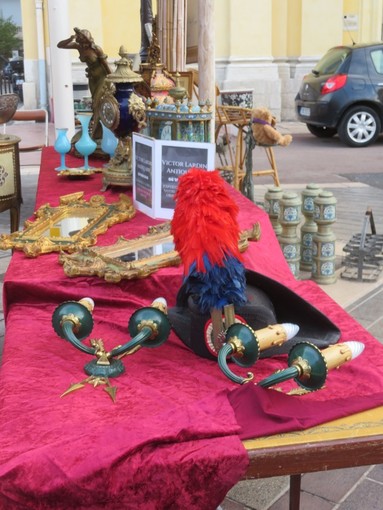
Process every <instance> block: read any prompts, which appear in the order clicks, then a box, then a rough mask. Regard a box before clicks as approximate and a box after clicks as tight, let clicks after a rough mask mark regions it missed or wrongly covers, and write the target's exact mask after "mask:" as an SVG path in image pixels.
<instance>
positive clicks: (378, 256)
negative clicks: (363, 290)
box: [341, 207, 383, 282]
mask: <svg viewBox="0 0 383 510" xmlns="http://www.w3.org/2000/svg"><path fill="white" fill-rule="evenodd" d="M368 225H370V229H371V233H370V234H368V233H367V227H368ZM382 250H383V236H382V235H377V233H376V228H375V222H374V216H373V214H372V210H371V208H370V207H368V208H367V211H366V214H365V216H364V220H363V226H362V231H361V233H360V234H355V235H353V236H352V238H351V239H350V241H349V242H348V243H347V244H346V246H345V247H344V248H343V251H344V252H346V253H347V254H348V255H347V256H346V257H345V261H344V262H345V266H346V267H345V269H344V271H343V272H342V274H341V277H342V278H346V279H349V280H357V281H369V282H372V281H376V280H377V279H378V277H379V275H380V273H381V271H382V267H383V252H382Z"/></svg>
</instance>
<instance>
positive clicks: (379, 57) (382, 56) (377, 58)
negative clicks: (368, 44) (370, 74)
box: [371, 49, 383, 74]
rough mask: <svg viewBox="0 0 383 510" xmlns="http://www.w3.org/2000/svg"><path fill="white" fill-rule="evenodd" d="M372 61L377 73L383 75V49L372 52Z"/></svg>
mask: <svg viewBox="0 0 383 510" xmlns="http://www.w3.org/2000/svg"><path fill="white" fill-rule="evenodd" d="M371 59H372V63H373V64H374V67H375V71H376V72H377V73H379V74H383V49H377V50H372V51H371Z"/></svg>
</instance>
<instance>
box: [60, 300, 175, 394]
mask: <svg viewBox="0 0 383 510" xmlns="http://www.w3.org/2000/svg"><path fill="white" fill-rule="evenodd" d="M93 309H94V301H93V300H92V299H91V298H83V299H81V300H80V301H65V302H64V303H61V304H60V305H59V306H58V307H57V308H56V309H55V311H54V312H53V316H52V325H53V329H54V330H55V332H56V333H57V335H58V336H59V337H61V338H64V339H65V340H67V341H69V342H70V343H71V344H72V345H73V346H74V347H76V348H77V349H79V350H80V351H82V352H84V353H86V354H89V355H91V356H93V359H92V360H91V361H90V362H89V363H87V364H86V365H85V366H84V370H85V373H86V374H87V375H88V377H87V378H86V379H84V380H83V381H80V382H78V383H74V384H72V385H71V386H70V387H69V388H68V389H67V390H66V391H65V392H64V393H63V394H62V395H61V396H65V395H67V394H68V393H71V392H72V391H75V390H78V389H80V388H83V387H84V386H85V385H86V384H87V383H89V384H92V385H93V386H94V387H96V386H99V385H104V386H105V388H104V389H105V391H106V392H107V393H108V394H109V395H110V397H111V398H112V400H113V401H115V397H116V391H117V389H116V387H113V386H112V385H111V384H110V381H109V378H114V377H118V376H119V375H121V374H123V373H124V372H125V366H124V364H123V362H122V361H121V357H123V356H125V355H127V354H133V353H134V352H136V351H137V350H138V349H139V348H140V347H159V346H160V345H162V344H163V343H164V342H165V341H166V340H167V338H168V337H169V334H170V329H171V326H170V322H169V319H168V316H167V304H166V300H165V299H164V298H157V299H156V300H155V301H153V303H152V304H151V305H150V306H145V307H142V308H139V309H138V310H136V311H135V312H134V313H133V314H132V316H131V317H130V319H129V323H128V332H129V334H130V336H131V337H132V338H131V339H130V340H129V341H128V342H126V343H125V344H123V345H118V346H116V347H114V348H113V349H111V350H110V351H106V350H105V347H104V342H103V340H102V339H90V346H89V345H86V344H84V343H83V340H85V338H87V337H88V336H89V335H90V333H91V332H92V329H93V316H92V311H93Z"/></svg>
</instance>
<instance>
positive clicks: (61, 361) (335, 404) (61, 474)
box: [0, 148, 383, 510]
mask: <svg viewBox="0 0 383 510" xmlns="http://www.w3.org/2000/svg"><path fill="white" fill-rule="evenodd" d="M58 158H59V156H58V155H57V154H55V153H54V151H53V149H52V148H48V149H44V150H43V155H42V167H41V172H40V177H39V185H38V193H37V197H36V207H38V206H40V205H42V204H44V203H47V202H49V203H51V205H54V204H57V203H58V196H59V195H64V194H66V193H73V192H75V191H80V190H84V191H85V197H87V198H89V197H90V196H92V195H94V194H99V190H100V188H101V175H100V174H95V175H94V176H92V177H91V178H89V179H87V180H86V181H81V180H70V179H65V180H64V179H61V178H60V186H59V188H58V186H57V180H58V179H59V177H58V176H57V174H55V172H54V170H53V169H54V167H55V166H57V162H58ZM67 161H68V164H69V166H76V164H77V166H79V161H78V160H77V159H75V158H73V157H71V156H68V160H67ZM97 163H98V162H96V164H97ZM99 164H102V162H100V163H99ZM120 192H121V191H120V189H118V188H117V189H116V188H113V187H111V188H109V189H108V190H107V191H106V192H105V193H104V195H105V199H106V200H107V201H114V200H117V199H118V195H119V193H120ZM230 193H232V195H233V197H234V198H235V200H236V201H237V203H238V205H239V208H240V212H239V224H240V226H241V228H243V229H245V228H250V227H251V226H252V224H253V223H254V222H256V221H259V222H260V223H261V230H262V236H261V239H260V240H259V241H258V242H251V243H250V246H249V248H248V250H247V251H246V252H245V253H244V255H243V256H244V265H245V267H246V268H248V269H252V270H254V271H258V272H260V273H262V274H265V275H266V276H269V277H271V278H274V279H276V280H278V281H280V282H281V283H283V284H284V285H287V286H289V287H290V288H291V289H292V290H294V291H295V292H296V293H298V294H299V295H301V296H302V297H304V298H305V299H307V300H308V301H309V302H310V303H312V304H313V305H314V306H316V307H317V308H318V309H320V310H321V311H322V312H323V313H325V314H326V315H327V316H328V317H329V318H330V319H331V320H332V321H333V322H334V323H335V324H336V325H337V326H338V327H339V328H340V330H341V341H344V340H358V341H361V342H363V343H364V344H365V346H366V348H365V350H364V352H363V354H362V355H361V356H360V357H359V358H357V359H356V360H354V361H352V362H349V363H347V364H346V365H344V366H343V367H341V368H340V369H339V370H333V371H331V372H330V373H329V376H328V379H327V381H326V384H325V387H324V388H323V389H322V390H320V391H317V392H313V393H311V394H307V395H304V396H302V397H292V396H288V395H286V394H284V393H281V392H276V391H275V390H272V389H270V390H265V389H263V388H259V387H257V386H255V385H254V384H253V383H249V384H247V385H245V386H237V385H235V384H234V383H232V382H231V381H229V380H228V379H227V378H226V377H225V376H224V375H223V373H222V372H221V371H220V369H219V367H218V366H217V363H216V362H215V361H212V360H207V359H201V358H199V357H198V356H196V355H195V354H194V353H193V352H191V351H190V350H189V349H188V348H187V347H185V346H184V344H183V343H182V342H181V341H180V340H179V339H178V338H177V337H176V335H175V334H174V333H173V332H172V333H171V334H170V337H169V339H168V340H167V341H166V342H165V343H164V344H163V345H162V346H160V347H158V348H156V349H150V348H142V349H140V350H139V351H138V352H137V353H136V354H134V355H132V356H127V357H125V358H124V359H123V363H124V366H125V369H126V371H125V373H124V374H123V375H122V376H120V377H118V378H116V379H114V380H111V384H112V385H113V386H116V387H117V397H116V398H117V400H116V403H115V404H114V403H113V402H112V401H111V399H110V397H109V396H108V395H107V393H106V392H105V391H104V389H103V387H102V386H98V387H96V388H93V387H92V386H91V385H89V384H87V385H86V386H85V387H84V388H82V389H80V390H78V391H75V392H73V393H72V394H69V395H67V396H65V397H63V398H60V395H61V394H62V393H63V392H64V391H65V390H66V389H67V388H68V387H69V386H70V384H72V383H73V382H79V381H81V380H83V379H85V377H86V374H85V373H84V370H83V367H84V365H85V363H87V362H89V361H90V359H91V358H90V356H88V355H86V354H84V353H81V352H80V351H78V350H77V349H75V348H74V347H73V346H72V345H70V344H69V343H68V342H66V341H65V340H63V339H61V338H59V337H58V336H57V335H56V334H55V332H54V331H53V329H52V325H51V318H52V313H53V311H54V309H55V307H56V306H57V305H58V304H59V303H61V302H62V301H64V300H72V299H74V300H78V299H81V298H82V297H85V296H89V297H92V298H93V299H94V301H95V309H94V313H93V315H94V328H93V331H92V333H91V335H90V337H91V338H103V340H104V341H105V344H106V347H107V348H112V347H114V346H116V345H118V344H121V343H123V342H126V341H127V340H129V338H130V336H129V334H128V332H127V324H128V320H129V318H130V316H131V314H132V313H133V312H134V311H135V310H136V309H137V308H139V307H141V306H148V304H150V303H151V302H152V301H153V299H154V298H155V297H158V296H163V297H165V298H166V299H167V301H168V305H169V306H173V305H174V304H175V299H176V294H177V291H178V290H179V288H180V287H181V285H182V268H181V267H169V268H164V269H161V270H159V271H158V272H156V273H154V274H153V275H151V276H150V277H148V278H145V279H141V280H130V281H127V280H124V281H121V282H119V283H117V284H112V283H108V282H105V281H104V280H103V279H101V278H97V277H89V278H87V277H77V278H68V277H66V276H65V274H64V272H63V269H62V267H61V265H60V263H59V262H58V255H57V253H52V254H46V255H42V256H40V257H38V258H35V259H30V258H27V257H26V256H25V255H24V254H23V253H22V252H17V251H16V252H14V254H13V256H12V259H11V262H10V265H9V268H8V271H7V273H6V276H5V280H4V287H3V292H4V307H5V308H4V310H5V316H6V333H5V345H4V353H3V363H2V366H1V368H0V381H1V385H0V402H1V413H0V429H1V431H2V433H1V434H0V508H7V509H8V508H9V509H11V510H12V509H19V508H20V509H21V508H23V509H24V508H25V509H33V510H35V509H44V510H45V509H62V510H64V509H65V510H67V509H71V508H73V509H76V510H79V509H93V510H97V509H98V508H103V509H108V510H109V509H112V510H114V509H115V508H116V509H117V508H119V509H120V508H124V509H132V510H133V509H137V508H143V506H142V504H143V502H144V501H145V509H148V510H151V509H153V510H160V509H174V510H176V509H181V508H187V509H198V510H200V509H202V508H203V509H206V510H209V509H210V508H212V509H215V508H216V507H217V506H218V505H219V503H220V502H221V501H222V500H223V499H224V497H225V494H226V493H227V491H228V490H229V489H230V488H231V487H232V486H233V485H234V484H235V483H236V482H237V481H238V480H240V479H241V477H243V475H244V473H245V471H246V467H247V465H248V457H247V453H246V451H245V449H244V447H243V445H242V443H241V439H244V438H246V437H256V436H258V437H259V435H266V434H276V433H278V432H280V431H289V430H297V429H300V428H302V427H303V428H307V427H310V426H313V425H315V424H319V423H321V422H323V421H326V419H329V418H328V417H329V416H330V417H331V418H330V419H332V418H336V417H339V416H343V415H345V414H351V413H353V412H357V411H359V410H363V409H368V408H370V407H376V406H378V405H381V404H382V403H383V356H382V349H383V346H382V345H380V344H379V342H377V341H376V340H375V339H374V338H373V337H372V336H371V335H370V334H369V333H368V332H367V331H366V330H365V329H364V328H363V327H362V326H361V325H360V324H359V323H357V322H356V321H355V320H354V319H352V318H351V317H350V316H349V315H348V314H347V313H346V312H345V311H344V310H343V309H342V308H341V307H340V306H338V305H337V304H336V303H334V301H333V300H332V299H331V298H330V297H329V296H327V294H326V293H325V292H323V291H322V290H321V289H320V288H319V287H318V286H317V285H316V284H315V283H314V282H307V281H305V282H303V281H297V280H295V278H294V277H293V275H292V273H291V272H290V270H289V268H288V265H287V263H286V261H285V259H284V257H283V254H282V252H281V250H280V248H279V245H278V241H277V239H276V236H275V234H274V232H273V229H272V226H271V223H270V221H269V219H268V216H267V214H266V213H265V212H264V211H262V210H261V209H260V208H258V207H256V206H255V205H254V204H252V203H251V202H250V201H248V200H247V199H246V198H245V197H243V196H242V195H240V194H239V193H237V192H236V191H235V190H233V189H231V188H230ZM161 222H162V220H154V219H151V218H148V217H147V216H145V215H144V214H142V213H140V212H137V214H136V216H135V218H134V219H132V220H131V221H129V222H125V223H123V224H119V225H114V226H113V227H111V228H110V229H109V230H108V231H107V232H106V233H105V234H102V235H100V236H99V237H98V240H97V244H98V245H108V244H111V243H113V242H115V241H116V240H117V239H118V238H119V236H121V235H122V236H124V237H127V238H133V237H137V236H139V235H142V234H144V233H146V232H147V228H148V226H149V225H154V224H156V223H161ZM84 342H86V340H85V341H84ZM285 367H286V356H276V357H274V358H272V359H271V358H270V359H262V360H259V361H258V362H257V364H256V365H255V366H254V367H252V368H251V370H252V371H253V373H254V380H255V382H257V381H259V380H261V379H262V378H263V377H266V376H267V375H269V374H270V373H272V372H274V371H275V370H277V369H278V368H285ZM371 367H373V368H371ZM232 369H233V371H235V372H236V373H237V374H239V375H246V374H247V372H248V371H249V369H242V368H240V367H238V366H235V367H234V366H233V367H232ZM282 386H283V389H284V390H285V391H287V390H288V389H290V388H291V387H296V385H295V386H294V383H293V382H287V383H284V385H282ZM293 403H294V404H293ZM293 406H294V407H293ZM317 406H318V408H320V409H321V412H320V413H318V412H317V410H316V409H317ZM292 408H294V409H295V410H296V413H297V414H294V413H292ZM292 414H293V415H292Z"/></svg>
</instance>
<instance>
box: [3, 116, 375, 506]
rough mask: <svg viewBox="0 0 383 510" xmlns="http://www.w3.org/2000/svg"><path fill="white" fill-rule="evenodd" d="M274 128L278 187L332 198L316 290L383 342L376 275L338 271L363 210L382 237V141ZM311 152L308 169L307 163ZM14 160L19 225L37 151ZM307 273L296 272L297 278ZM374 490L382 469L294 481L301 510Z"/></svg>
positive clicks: (247, 487)
mask: <svg viewBox="0 0 383 510" xmlns="http://www.w3.org/2000/svg"><path fill="white" fill-rule="evenodd" d="M282 130H283V132H284V133H286V132H290V133H291V134H293V136H294V142H293V144H292V145H291V146H290V148H283V149H282V150H283V152H282V150H281V151H279V148H278V153H277V164H278V167H279V176H280V180H281V183H282V184H281V186H282V188H283V189H284V190H294V191H297V192H301V191H302V189H303V188H304V187H305V186H306V185H307V184H308V183H310V182H317V183H320V184H321V186H322V187H323V188H324V189H327V190H330V191H332V192H333V193H334V195H335V197H336V198H337V221H336V223H335V224H334V228H333V230H334V232H335V234H336V237H337V245H336V254H337V275H338V278H337V281H336V283H334V284H331V285H325V286H322V288H323V289H324V291H325V292H327V293H328V294H329V295H330V296H331V297H332V298H333V299H334V300H335V301H337V302H338V303H339V304H341V305H342V306H343V307H344V308H345V309H346V310H347V311H348V312H349V313H350V315H352V316H353V317H355V318H356V319H357V320H358V321H359V322H360V323H361V324H362V325H363V326H364V327H365V328H366V329H368V330H369V331H370V332H371V333H372V334H373V335H374V336H375V337H376V338H377V339H378V340H379V341H381V342H383V327H382V326H383V277H381V276H380V277H379V279H378V280H377V281H376V282H371V283H366V282H360V281H349V280H344V279H342V278H341V277H340V273H341V272H342V270H343V269H344V267H343V255H344V253H343V247H344V245H345V244H346V243H347V242H348V241H349V240H350V239H351V237H352V236H353V235H354V234H357V233H360V232H361V229H362V224H363V219H364V215H365V212H366V208H367V206H370V207H371V209H372V211H373V214H374V219H375V224H376V229H377V233H378V234H382V230H383V185H382V183H383V180H382V179H381V178H382V175H383V174H382V172H381V170H380V168H381V163H380V154H379V152H380V151H381V145H383V141H380V140H379V141H378V142H377V146H375V147H371V148H366V149H345V148H343V147H341V146H340V145H339V143H340V142H339V141H338V140H337V139H336V138H335V139H331V140H330V141H328V140H320V139H315V138H314V137H313V136H312V135H310V134H309V133H308V132H307V131H306V130H305V127H304V126H302V125H300V124H299V123H285V124H282V125H281V131H282ZM7 132H9V133H14V134H18V136H20V137H21V138H22V142H21V145H22V144H23V143H24V142H25V141H28V144H29V143H30V140H31V139H35V138H37V137H38V138H39V140H40V139H41V138H40V137H41V136H43V126H42V125H39V124H30V123H26V124H25V125H23V124H20V123H18V124H17V125H14V126H13V125H10V126H9V127H8V128H7ZM53 140H54V129H53V126H50V141H51V143H53ZM320 149H322V150H320ZM284 151H286V152H284ZM313 155H314V156H315V157H314V159H315V161H316V164H315V161H314V162H313V161H312V156H313ZM374 155H376V156H374ZM256 157H258V155H257V156H256ZM366 161H368V165H366ZM257 162H258V161H257ZM358 162H359V163H358ZM21 163H22V171H21V174H22V191H23V198H24V203H23V205H22V208H21V217H22V218H21V224H20V228H21V227H22V225H23V222H24V221H25V219H27V218H29V217H30V216H31V215H32V214H33V211H34V199H35V190H36V185H37V179H38V172H39V163H40V153H39V152H34V153H22V154H21ZM357 163H358V164H357ZM302 167H305V168H306V171H303V170H302ZM271 185H272V181H271V178H270V177H269V178H267V177H262V178H257V179H256V182H255V193H256V201H257V203H259V204H262V202H263V196H264V194H265V192H266V191H267V189H268V187H269V186H271ZM0 233H9V212H7V211H6V212H4V213H2V214H1V215H0ZM10 256H11V254H10V253H9V252H1V251H0V281H1V286H2V282H3V279H4V273H5V271H6V269H7V266H8V263H9V260H10ZM309 276H310V275H308V274H302V275H301V277H302V278H308V277H309ZM0 290H1V289H0ZM3 339H4V318H3V309H2V306H1V308H0V347H1V345H2V342H3ZM288 488H289V479H288V477H275V478H269V479H263V480H251V481H243V482H240V483H238V484H237V485H236V486H235V487H234V488H233V489H232V490H231V491H230V492H229V493H228V495H227V497H226V499H225V500H224V501H223V503H222V505H221V507H222V509H223V510H287V509H288V506H289V504H288ZM382 491H383V466H382V465H379V466H365V467H359V468H350V469H341V470H335V471H330V472H321V473H311V474H306V475H304V476H303V479H302V494H301V510H338V509H339V510H381V508H382V503H381V494H382ZM201 510H204V509H201Z"/></svg>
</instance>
